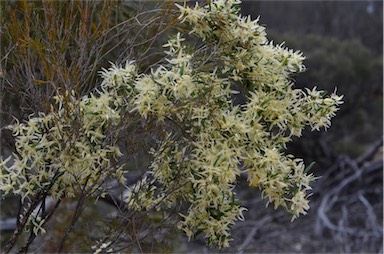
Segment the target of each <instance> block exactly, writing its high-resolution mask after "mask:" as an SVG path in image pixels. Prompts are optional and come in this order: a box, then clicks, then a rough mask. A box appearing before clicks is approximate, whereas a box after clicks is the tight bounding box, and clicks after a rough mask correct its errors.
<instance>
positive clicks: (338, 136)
mask: <svg viewBox="0 0 384 254" xmlns="http://www.w3.org/2000/svg"><path fill="white" fill-rule="evenodd" d="M199 2H202V1H199ZM71 4H72V5H73V6H74V7H73V8H72V9H71V11H72V10H73V13H71V12H68V13H67V12H64V11H62V10H66V7H67V6H66V3H64V2H60V1H56V2H54V1H51V2H50V1H47V2H45V3H44V4H41V2H38V1H36V2H33V4H32V5H33V6H32V7H31V9H28V8H29V7H28V8H26V7H25V6H22V5H21V4H19V2H18V1H8V2H5V1H2V2H1V8H2V9H1V10H2V13H4V15H3V17H1V18H2V22H1V23H2V24H1V25H0V32H1V34H0V35H1V36H0V37H1V38H0V39H1V69H0V71H1V72H0V81H1V87H0V104H1V111H0V116H1V117H0V127H1V128H3V127H4V126H6V125H8V124H10V123H12V121H14V120H13V117H16V118H17V119H20V120H21V119H28V116H29V115H30V114H31V113H33V112H38V111H43V112H47V111H49V107H48V106H49V104H50V103H51V99H52V98H51V95H52V94H53V92H54V91H55V90H54V89H52V88H51V86H50V85H51V84H55V85H56V86H57V87H58V88H59V89H79V91H80V94H81V95H84V94H87V93H88V92H89V91H92V90H93V89H95V88H97V86H98V85H99V84H100V79H99V77H98V74H97V72H98V71H99V70H100V68H102V67H108V66H109V63H108V62H109V61H112V62H117V63H123V62H125V61H126V60H128V59H136V60H137V62H138V64H139V68H140V70H141V71H146V70H148V67H149V66H150V64H153V63H156V62H157V60H158V59H161V57H162V56H163V52H162V50H163V49H162V47H161V45H162V44H163V43H164V41H165V40H166V39H167V35H168V34H169V33H171V32H174V31H175V30H174V29H175V27H176V26H177V25H178V20H177V16H178V15H174V13H173V12H171V11H169V10H170V9H172V8H174V7H173V6H174V5H173V3H171V1H169V2H162V1H119V2H115V1H106V2H97V1H95V2H85V1H84V2H82V1H73V2H71ZM192 4H193V3H192ZM12 13H14V15H13V14H12ZM26 13H29V16H28V15H26ZM44 13H48V14H49V15H45V16H44V15H42V14H44ZM140 13H142V14H140ZM101 14H104V15H101ZM242 14H243V15H251V16H252V18H253V19H255V18H257V17H258V16H260V21H259V23H260V24H263V25H265V26H266V31H267V35H268V38H269V39H270V40H273V41H274V42H275V43H282V42H285V45H286V46H287V47H289V48H292V49H295V50H296V49H297V50H300V51H302V52H303V53H304V55H305V56H306V57H307V60H306V61H305V65H306V66H307V71H306V72H305V73H303V74H300V75H299V76H296V77H293V78H294V79H295V80H296V86H297V87H308V88H312V87H313V86H317V87H318V88H319V89H323V90H326V91H328V92H332V91H333V90H334V89H335V87H337V91H338V92H337V93H338V94H343V95H344V104H343V105H342V107H341V110H340V111H339V112H338V114H337V116H336V117H335V118H334V119H333V121H332V126H331V128H330V129H329V130H327V131H326V132H325V131H321V132H310V131H309V130H307V131H306V132H305V133H304V134H303V137H302V138H300V139H298V140H293V142H292V143H291V144H290V146H289V147H288V150H289V151H288V152H289V153H292V154H295V155H296V156H297V157H301V158H303V159H304V161H305V162H306V164H308V165H309V164H310V163H311V162H316V164H315V165H314V167H313V168H312V172H313V173H314V174H315V175H316V176H321V178H319V179H318V180H317V181H316V182H315V183H314V184H313V188H314V194H313V196H312V197H311V203H310V205H311V209H310V210H309V212H308V215H307V216H301V217H300V218H298V219H297V220H295V221H294V222H290V219H291V218H290V217H289V215H287V214H286V213H285V212H284V211H282V210H280V209H277V210H274V209H273V207H268V208H266V207H265V201H262V200H261V193H260V192H259V191H258V190H255V189H249V188H248V187H247V184H246V179H245V178H244V179H243V178H241V179H240V180H239V181H240V184H239V187H238V189H237V193H238V195H239V199H240V200H242V201H243V205H244V206H245V207H247V208H248V212H246V213H245V217H246V220H245V222H239V223H238V224H236V225H235V226H234V227H233V238H234V240H233V242H232V244H231V247H230V248H229V249H227V250H225V251H222V252H228V253H247V252H248V253H286V252H289V253H293V252H294V253H382V252H383V245H382V242H383V148H382V146H383V2H382V1H368V0H367V1H243V3H242ZM26 17H31V18H28V19H27V18H26ZM61 19H64V20H71V22H69V24H70V25H69V26H70V27H69V28H68V29H69V30H68V31H69V33H68V34H70V35H71V36H70V37H68V38H67V37H66V36H67V33H64V32H62V30H60V29H62V27H61V24H62V21H61ZM20 21H23V22H24V23H23V22H20ZM72 21H73V22H72ZM40 24H42V25H40ZM118 24H120V25H118ZM30 30H31V31H33V32H31V33H30ZM79 31H80V32H79ZM28 33H30V36H29V37H28V36H26V37H25V34H28ZM25 38H27V39H28V40H29V41H28V43H26V39H25ZM41 38H46V39H44V40H42V39H41ZM15 45H17V47H16V46H15ZM27 52H28V54H27ZM63 62H65V63H66V64H65V65H63ZM55 89H56V88H55ZM0 133H1V134H0V139H1V146H0V153H1V155H2V156H4V157H6V156H8V155H9V154H10V153H11V152H12V151H13V150H14V146H13V138H12V135H11V133H10V132H9V131H7V130H5V129H3V130H2V132H0ZM136 141H137V143H135V142H136ZM136 141H135V140H126V141H124V142H126V143H129V144H134V145H131V146H135V149H134V151H133V152H132V153H135V155H134V156H135V158H137V160H138V161H139V163H138V166H137V168H136V171H135V170H132V172H138V173H137V174H138V175H140V172H141V171H142V170H143V169H142V168H143V167H142V165H145V164H146V163H147V162H146V159H147V158H146V157H145V155H143V154H144V153H143V151H136V150H140V149H143V150H144V149H147V148H148V147H147V146H146V144H145V145H143V146H142V147H140V149H139V148H138V147H139V145H138V144H141V145H142V143H143V140H142V139H141V137H138V140H136ZM136 148H137V149H136ZM135 179H136V178H135ZM17 204H18V203H17V200H16V199H14V198H12V197H10V198H8V199H6V200H3V201H2V206H1V211H2V214H1V219H2V226H4V225H7V226H9V228H4V227H3V228H2V231H1V241H2V243H4V242H5V241H6V240H7V239H8V238H9V237H10V235H11V233H12V229H13V228H12V218H13V217H14V216H15V211H16V209H17ZM71 205H72V204H71V203H68V204H67V206H68V209H70V207H71ZM93 209H95V208H93ZM97 209H99V210H100V211H107V210H111V207H110V206H108V204H106V205H104V206H102V207H101V208H100V207H98V208H96V210H91V209H90V210H89V211H87V214H86V216H85V220H84V221H85V222H84V223H86V222H87V221H88V219H89V218H92V220H93V221H96V220H97V219H95V218H96V217H97V216H96V214H97V212H99V211H97ZM64 210H65V209H64ZM87 216H88V217H87ZM58 217H59V218H60V223H61V224H62V225H61V224H59V226H60V225H61V228H60V227H58V228H57V229H56V231H55V232H54V233H53V236H51V237H52V238H55V237H58V236H60V234H62V232H63V231H64V230H63V229H64V228H65V223H66V221H67V220H68V219H69V216H68V215H67V214H66V211H61V212H59V215H58ZM67 217H68V218H67ZM3 222H11V223H9V224H6V223H3ZM150 223H152V222H151V221H149V222H148V225H150ZM143 225H147V224H145V223H144V222H143ZM81 230H87V228H86V227H83V228H81V227H80V229H79V230H78V231H77V232H78V235H81ZM167 232H168V233H172V235H171V236H170V235H169V234H168V233H167V234H164V232H160V234H158V235H157V236H156V237H157V238H150V239H149V240H148V243H147V244H148V246H152V247H153V244H154V241H157V243H156V244H160V245H164V246H165V247H164V248H163V249H161V248H159V249H158V250H163V251H164V250H165V252H183V253H209V252H211V253H214V252H217V250H210V249H207V248H206V247H205V242H204V239H203V238H197V239H195V240H191V242H189V243H188V241H187V239H185V238H184V237H183V236H181V234H180V233H178V231H172V230H171V231H167ZM72 240H73V241H75V240H76V236H74V237H73V239H72ZM42 241H45V242H47V244H46V250H50V249H49V248H50V246H49V244H50V243H49V241H48V240H47V239H41V242H42ZM166 242H169V245H168V244H166ZM144 246H145V243H144V242H143V247H144ZM170 246H171V247H170ZM152 247H151V248H152ZM78 250H79V251H80V250H81V249H78ZM152 250H153V249H152Z"/></svg>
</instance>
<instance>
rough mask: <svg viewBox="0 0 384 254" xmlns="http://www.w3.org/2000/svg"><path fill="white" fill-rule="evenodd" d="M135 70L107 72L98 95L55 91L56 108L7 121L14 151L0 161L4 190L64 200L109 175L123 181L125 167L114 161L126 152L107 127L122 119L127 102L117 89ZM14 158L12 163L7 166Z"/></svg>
mask: <svg viewBox="0 0 384 254" xmlns="http://www.w3.org/2000/svg"><path fill="white" fill-rule="evenodd" d="M133 72H134V70H132V71H131V70H127V69H126V70H125V73H124V75H120V73H108V75H109V76H108V77H107V76H104V78H105V79H104V81H105V82H104V83H103V84H102V91H99V92H97V95H95V94H92V93H91V94H89V95H87V96H84V97H82V98H80V100H79V99H77V98H76V95H75V93H74V91H72V92H71V93H69V92H66V93H65V94H63V95H58V96H55V97H54V100H55V102H56V104H57V105H58V109H57V110H56V109H53V108H52V110H51V113H49V114H43V113H39V117H31V118H30V119H29V120H28V121H26V122H25V123H17V124H14V125H11V126H9V127H8V128H9V129H11V130H12V131H13V135H14V136H15V146H16V153H15V154H13V156H11V157H9V158H8V159H6V160H5V161H3V162H2V163H1V164H0V166H1V175H0V190H1V191H2V195H7V194H8V193H13V194H15V195H20V196H21V198H22V201H24V199H25V198H27V197H33V196H35V195H38V194H41V193H46V194H47V195H49V196H51V197H53V198H54V199H60V198H62V197H74V196H76V194H78V193H80V192H85V193H86V194H89V195H93V194H95V193H96V192H97V191H98V190H100V187H101V184H102V183H103V182H104V181H105V180H106V179H107V177H110V176H114V177H116V178H117V179H118V180H119V181H120V182H122V183H123V182H124V181H125V179H124V172H123V171H122V168H121V167H115V165H113V163H112V162H113V161H115V159H116V158H118V157H120V156H121V155H122V153H121V152H120V150H119V148H118V147H117V146H116V145H114V143H115V142H110V141H109V140H110V139H111V137H110V136H111V135H112V134H109V133H108V128H109V127H111V126H114V125H117V124H118V123H119V121H120V117H121V116H120V113H121V110H122V108H123V105H124V104H125V102H124V99H123V98H122V97H121V95H119V89H118V88H119V87H120V86H121V85H122V84H124V81H126V79H128V78H129V77H127V75H128V73H131V74H132V73H133ZM132 75H133V74H132ZM114 77H116V78H117V77H119V78H120V79H114ZM109 79H113V80H114V82H110V80H109ZM115 83H116V85H115V86H112V85H113V84H115ZM111 84H112V85H111ZM117 84H118V85H117ZM11 159H12V162H13V163H12V165H10V166H7V161H10V160H11ZM111 168H114V169H113V170H111Z"/></svg>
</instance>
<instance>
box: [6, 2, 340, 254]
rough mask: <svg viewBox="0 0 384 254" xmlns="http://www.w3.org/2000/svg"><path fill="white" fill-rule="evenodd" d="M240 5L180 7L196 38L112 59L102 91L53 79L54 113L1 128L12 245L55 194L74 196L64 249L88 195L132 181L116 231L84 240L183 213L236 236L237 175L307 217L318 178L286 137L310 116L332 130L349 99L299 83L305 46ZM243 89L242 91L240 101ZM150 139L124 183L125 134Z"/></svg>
mask: <svg viewBox="0 0 384 254" xmlns="http://www.w3.org/2000/svg"><path fill="white" fill-rule="evenodd" d="M239 3H240V2H239V1H234V0H233V1H222V0H218V1H213V2H212V3H208V4H206V5H204V6H198V5H196V6H195V7H194V8H190V7H188V6H184V7H183V6H179V5H177V6H178V8H179V10H180V11H181V14H180V19H181V20H182V22H184V23H188V25H185V26H184V27H183V29H185V30H186V31H187V32H189V33H190V34H193V35H194V36H195V38H196V39H195V44H194V45H192V44H188V43H186V40H185V38H184V37H183V35H182V34H181V33H177V34H175V35H174V36H173V37H171V38H170V39H169V40H168V42H167V43H166V44H165V45H164V47H165V48H166V51H165V54H166V57H165V58H164V59H162V60H161V61H160V62H159V63H158V64H156V65H154V66H153V67H152V68H150V71H148V72H140V71H139V68H138V66H137V65H138V64H137V63H135V62H132V61H127V62H126V63H125V64H123V65H119V64H113V65H112V67H110V68H108V69H103V70H102V71H101V77H102V82H101V84H100V87H99V88H98V89H96V90H93V91H89V92H87V93H84V90H81V89H80V90H79V89H75V88H76V87H75V88H73V87H65V86H64V87H62V88H61V89H55V90H54V96H53V97H52V98H53V100H54V102H53V103H52V104H50V110H49V112H46V113H43V112H39V113H38V117H32V116H31V117H30V118H29V119H28V120H26V121H24V122H22V123H20V122H16V123H15V124H13V125H10V126H8V127H7V128H8V129H10V130H12V132H13V135H14V137H15V146H16V153H15V154H14V155H13V156H11V157H9V158H8V159H5V160H4V161H2V162H1V164H0V165H1V168H2V174H1V177H0V179H1V185H0V190H1V191H2V196H6V195H8V194H13V195H16V196H18V197H20V202H21V204H20V205H21V207H22V209H21V210H20V214H19V216H18V228H17V229H16V231H15V234H14V236H13V237H12V239H11V240H10V242H9V244H8V245H7V246H6V251H9V250H10V249H11V248H12V247H13V245H14V244H15V242H16V240H17V238H18V236H19V235H20V234H21V233H20V232H21V231H22V230H25V229H28V230H30V235H29V237H28V240H27V242H26V244H25V245H24V247H22V249H21V250H23V251H27V250H28V248H29V246H30V244H31V243H32V241H33V240H34V239H35V237H36V236H39V235H44V234H46V231H47V229H46V228H47V226H46V225H47V223H48V222H49V220H50V219H51V217H52V216H53V214H54V213H55V210H57V209H58V207H60V204H61V203H62V202H63V201H65V200H70V199H75V200H77V204H76V207H75V211H74V214H73V217H72V219H71V222H70V226H69V227H68V228H67V230H66V231H65V232H64V235H63V237H62V239H61V241H60V242H59V244H58V250H59V251H61V250H62V249H63V247H64V243H65V241H66V239H67V237H68V235H69V234H70V233H71V231H72V230H74V226H75V225H76V222H77V221H78V220H79V218H80V217H81V215H82V213H83V211H84V208H85V207H86V206H87V205H88V204H89V201H91V200H92V201H94V200H96V201H97V200H99V199H103V198H105V197H113V196H114V192H113V191H112V185H115V186H116V185H118V186H119V188H120V189H123V190H124V197H123V201H124V202H119V203H118V206H119V207H118V208H119V209H117V211H116V212H117V213H118V215H117V216H115V218H117V219H115V220H113V221H114V223H116V225H115V227H112V226H110V227H108V228H107V229H104V230H101V231H100V232H99V233H100V234H101V235H100V236H97V237H96V236H95V235H92V237H91V236H90V238H91V239H90V240H89V242H87V243H88V244H89V245H90V246H91V249H93V250H94V251H95V252H97V253H98V252H101V251H112V250H115V251H118V250H121V249H123V248H128V247H130V246H131V245H132V244H133V243H135V242H140V241H142V240H143V239H144V238H145V237H146V235H147V234H148V233H149V232H147V231H148V230H149V231H150V230H151V229H154V227H153V226H152V228H149V229H147V230H146V231H144V232H135V231H136V230H137V229H138V227H137V226H135V223H136V224H137V221H136V220H137V218H140V220H141V221H142V218H147V219H148V220H149V221H151V220H152V222H154V221H155V218H159V221H160V222H162V223H163V222H164V221H167V220H168V222H171V223H172V222H175V221H178V222H177V225H178V228H179V229H181V230H183V231H184V232H185V234H186V235H187V236H188V237H189V238H191V237H192V236H193V237H196V236H197V235H199V234H200V233H204V237H205V238H206V240H207V243H208V244H209V245H211V246H215V247H218V248H223V247H227V246H229V241H230V240H231V236H230V228H231V226H232V225H233V224H234V223H235V221H236V220H243V218H244V217H243V212H244V211H245V210H246V208H245V207H243V206H242V205H241V203H240V201H239V200H238V199H237V198H236V193H235V192H234V187H235V186H236V183H237V179H238V178H239V176H240V175H241V174H243V175H246V176H247V178H248V182H249V185H250V186H251V187H257V188H260V189H261V190H262V193H263V197H265V198H268V203H273V204H274V206H275V207H279V206H282V207H283V208H285V209H286V210H287V211H288V212H289V213H290V214H291V215H292V220H293V219H295V218H297V217H298V216H299V215H300V214H306V211H307V210H308V209H309V205H308V203H309V200H308V196H309V191H310V190H311V187H310V185H309V184H310V182H311V181H313V180H314V179H315V177H314V176H313V175H312V174H310V173H309V172H308V171H309V170H310V167H311V166H308V167H305V165H304V162H303V160H302V159H299V158H295V157H294V156H293V155H289V154H286V153H285V150H286V144H287V143H288V142H289V141H290V140H291V139H292V137H299V136H301V133H302V131H303V129H304V128H305V126H310V127H311V129H312V130H319V129H320V128H322V127H324V128H327V127H329V125H330V119H331V118H332V117H333V116H334V115H335V112H336V111H337V110H338V105H340V104H341V103H342V101H341V99H342V97H340V96H337V95H336V94H335V93H332V94H331V95H330V96H326V95H325V94H326V93H325V92H324V91H319V90H317V89H316V88H313V89H305V90H301V89H296V88H294V87H293V85H294V84H293V80H292V79H291V76H292V74H294V73H300V72H302V71H304V70H305V67H304V65H303V64H302V61H303V60H304V56H303V55H302V53H300V52H298V51H296V52H294V51H293V50H289V49H286V48H284V47H282V46H281V45H273V44H272V43H270V42H269V41H268V40H267V38H266V33H265V29H264V28H263V27H261V26H260V25H258V23H257V20H255V21H252V20H251V19H250V18H247V17H241V16H240V15H239ZM240 92H241V93H242V95H243V96H244V98H245V101H244V103H237V104H236V103H235V102H234V94H238V93H240ZM142 133H144V134H142ZM142 135H143V137H145V138H143V141H142V142H143V144H144V146H150V147H151V149H150V159H151V160H150V163H149V165H148V166H147V168H146V170H145V173H144V174H143V175H142V176H141V177H140V179H139V180H137V181H135V182H134V183H133V184H132V185H129V186H127V185H126V183H127V182H129V181H132V179H130V178H131V177H132V174H131V172H129V171H128V167H124V162H128V161H129V157H130V156H134V154H133V152H132V151H131V150H129V149H126V147H125V146H124V145H123V144H124V141H121V140H122V139H126V140H136V142H137V140H138V137H140V136H142ZM48 198H51V199H52V202H53V205H52V208H51V209H45V202H46V200H47V199H48ZM178 214H179V215H180V217H179V218H178ZM168 218H171V219H168ZM152 224H156V223H152ZM132 231H134V233H133V234H132ZM122 235H124V236H126V237H128V236H132V235H133V236H134V237H133V238H134V239H128V238H125V237H122ZM138 246H139V247H140V245H138ZM71 247H72V248H74V246H71Z"/></svg>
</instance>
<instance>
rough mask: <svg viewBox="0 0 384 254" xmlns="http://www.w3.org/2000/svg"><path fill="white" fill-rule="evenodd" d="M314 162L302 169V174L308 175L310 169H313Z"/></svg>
mask: <svg viewBox="0 0 384 254" xmlns="http://www.w3.org/2000/svg"><path fill="white" fill-rule="evenodd" d="M315 163H316V162H315V161H313V162H312V163H311V164H309V165H308V166H307V167H306V168H305V169H304V173H305V174H306V173H308V172H309V170H311V168H312V167H313V165H315Z"/></svg>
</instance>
